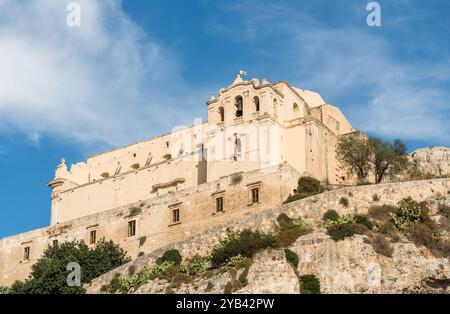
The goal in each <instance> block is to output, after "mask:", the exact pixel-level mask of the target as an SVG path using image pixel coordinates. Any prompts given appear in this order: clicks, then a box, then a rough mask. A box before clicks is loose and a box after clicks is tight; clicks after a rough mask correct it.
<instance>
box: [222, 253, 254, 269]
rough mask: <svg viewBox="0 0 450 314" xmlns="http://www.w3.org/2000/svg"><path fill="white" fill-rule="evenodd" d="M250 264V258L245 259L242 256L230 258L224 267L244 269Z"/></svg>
mask: <svg viewBox="0 0 450 314" xmlns="http://www.w3.org/2000/svg"><path fill="white" fill-rule="evenodd" d="M249 264H250V258H248V257H244V256H242V255H241V254H239V255H236V256H232V257H230V258H229V259H228V260H227V261H226V262H225V264H224V265H223V266H225V267H227V268H242V267H246V266H248V265H249Z"/></svg>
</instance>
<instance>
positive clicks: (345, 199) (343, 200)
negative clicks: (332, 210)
mask: <svg viewBox="0 0 450 314" xmlns="http://www.w3.org/2000/svg"><path fill="white" fill-rule="evenodd" d="M339 204H341V205H342V206H344V207H348V204H349V202H348V198H346V197H344V196H343V197H341V198H340V199H339Z"/></svg>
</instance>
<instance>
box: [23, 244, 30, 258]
mask: <svg viewBox="0 0 450 314" xmlns="http://www.w3.org/2000/svg"><path fill="white" fill-rule="evenodd" d="M29 259H30V247H29V246H26V247H24V248H23V260H24V261H27V260H29Z"/></svg>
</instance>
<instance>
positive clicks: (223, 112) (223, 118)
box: [219, 107, 225, 122]
mask: <svg viewBox="0 0 450 314" xmlns="http://www.w3.org/2000/svg"><path fill="white" fill-rule="evenodd" d="M219 115H220V122H223V121H225V111H224V110H223V107H219Z"/></svg>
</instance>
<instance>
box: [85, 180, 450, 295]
mask: <svg viewBox="0 0 450 314" xmlns="http://www.w3.org/2000/svg"><path fill="white" fill-rule="evenodd" d="M449 192H450V179H448V178H446V179H435V180H421V181H410V182H398V183H385V184H378V185H366V186H353V187H346V188H340V189H337V190H333V191H329V192H325V193H322V194H319V195H316V196H312V197H308V198H305V199H302V200H299V201H295V202H291V203H288V204H283V205H280V206H277V207H275V208H271V209H266V210H263V211H258V212H257V213H248V214H246V215H240V216H238V217H235V218H234V219H230V220H228V221H227V222H226V223H223V224H217V225H214V226H213V225H211V226H210V227H209V229H208V230H206V231H204V232H202V233H200V234H198V235H195V236H192V237H189V238H187V239H185V240H183V241H179V242H176V243H173V244H170V245H168V246H165V247H161V248H159V249H157V250H155V251H153V252H151V253H149V254H147V255H144V256H141V257H139V258H137V259H136V260H134V261H131V262H129V263H127V264H125V265H123V266H121V267H119V268H117V269H115V270H113V271H111V272H109V273H107V274H104V275H102V276H100V277H99V278H97V279H95V280H94V281H93V282H92V283H91V284H90V285H89V286H88V287H87V291H88V293H99V291H100V288H101V286H102V285H104V284H108V283H109V282H110V281H111V279H112V278H113V277H114V275H115V274H117V273H118V274H121V275H124V276H127V274H128V268H129V267H130V266H131V265H133V266H134V269H135V271H136V272H138V271H139V270H141V269H142V268H143V267H146V266H149V265H152V264H153V263H154V262H155V260H156V258H158V257H159V256H161V255H162V254H163V252H164V251H166V250H167V249H171V248H176V249H178V250H179V251H180V253H181V255H182V256H183V258H184V259H189V258H192V257H193V256H195V255H200V256H207V255H209V254H210V253H211V250H212V248H213V247H214V246H215V245H217V244H218V243H219V241H220V240H221V239H223V238H224V237H225V235H226V231H227V229H234V230H242V229H245V228H249V229H253V230H255V229H258V230H261V231H264V232H272V231H274V230H275V228H276V220H277V217H278V215H279V214H280V213H286V214H287V215H289V216H290V217H295V218H299V217H301V218H303V219H305V220H306V221H308V222H309V223H311V224H314V223H318V222H319V221H321V219H322V216H323V214H324V213H325V212H326V211H327V210H329V209H335V210H337V211H338V212H339V213H340V214H349V213H359V214H365V213H367V210H368V209H369V207H371V206H373V205H377V204H378V205H381V204H390V205H395V204H397V203H398V201H400V200H401V199H403V198H405V197H408V196H411V197H412V198H413V199H415V200H417V201H423V200H425V199H427V198H430V197H434V196H438V195H448V193H449ZM374 195H377V196H378V197H379V201H374V198H373V196H374ZM342 197H345V198H347V199H348V201H349V205H348V206H347V207H344V206H343V205H341V204H340V199H341V198H342Z"/></svg>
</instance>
